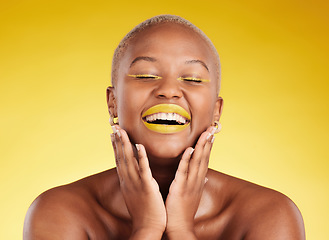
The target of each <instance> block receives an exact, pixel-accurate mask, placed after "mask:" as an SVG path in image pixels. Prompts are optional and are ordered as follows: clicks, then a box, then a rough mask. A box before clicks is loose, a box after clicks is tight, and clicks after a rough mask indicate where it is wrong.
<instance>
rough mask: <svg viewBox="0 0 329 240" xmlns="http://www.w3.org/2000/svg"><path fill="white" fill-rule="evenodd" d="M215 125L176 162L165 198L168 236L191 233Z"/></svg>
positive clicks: (204, 180)
mask: <svg viewBox="0 0 329 240" xmlns="http://www.w3.org/2000/svg"><path fill="white" fill-rule="evenodd" d="M214 132H215V127H209V128H208V129H207V131H205V132H204V133H202V134H201V136H200V138H199V140H198V142H197V144H196V146H195V150H194V152H193V148H191V147H189V148H187V149H186V150H185V152H184V154H183V156H182V159H181V161H180V163H179V166H178V169H177V172H176V176H175V179H174V180H173V182H172V183H171V186H170V189H169V194H168V197H167V200H166V203H165V204H166V211H167V227H166V233H167V235H168V236H169V237H171V236H172V237H174V236H180V237H183V236H189V239H191V237H192V238H193V237H194V238H195V235H194V216H195V214H196V212H197V210H198V207H199V203H200V199H201V196H202V192H203V189H204V185H205V183H206V181H207V178H206V175H207V171H208V163H209V156H210V151H211V147H212V143H213V137H214V136H213V134H214Z"/></svg>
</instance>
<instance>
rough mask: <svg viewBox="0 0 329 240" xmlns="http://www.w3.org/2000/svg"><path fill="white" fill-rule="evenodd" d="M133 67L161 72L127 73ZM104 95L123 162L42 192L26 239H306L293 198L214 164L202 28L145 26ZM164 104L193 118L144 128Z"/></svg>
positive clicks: (211, 69)
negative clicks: (178, 127)
mask: <svg viewBox="0 0 329 240" xmlns="http://www.w3.org/2000/svg"><path fill="white" fill-rule="evenodd" d="M140 57H142V58H140ZM145 57H147V58H145ZM136 59H139V60H136ZM194 60H200V61H194ZM133 62H134V63H133ZM201 62H202V63H201ZM132 63H133V64H132ZM204 65H205V66H204ZM136 74H152V75H156V76H161V79H149V78H147V79H140V78H134V77H131V76H129V75H136ZM196 75H197V76H196ZM179 77H197V78H201V79H209V80H210V81H207V82H201V83H200V82H190V81H187V80H185V81H180V80H177V79H178V78H179ZM107 99H108V106H109V112H110V114H111V115H112V116H117V117H118V119H119V125H117V126H116V127H115V129H114V132H116V133H114V134H112V135H111V140H112V144H113V148H114V153H115V158H116V164H117V168H115V169H111V170H108V171H105V172H103V173H99V174H96V175H93V176H90V177H87V178H84V179H82V180H79V181H77V182H74V183H71V184H68V185H65V186H61V187H57V188H54V189H51V190H49V191H47V192H45V193H43V194H42V195H41V196H39V197H38V198H37V199H36V200H35V201H34V203H33V204H32V206H31V207H30V209H29V211H28V213H27V216H26V221H25V226H24V239H208V240H209V239H225V240H228V239H230V240H235V239H236V240H238V239H245V240H251V239H252V240H257V239H262V240H263V239H269V240H276V239H294V240H299V239H305V234H304V226H303V220H302V217H301V215H300V213H299V211H298V209H297V207H296V206H295V205H294V204H293V202H292V201H291V200H290V199H288V198H287V197H285V196H284V195H282V194H280V193H278V192H276V191H273V190H270V189H267V188H264V187H261V186H258V185H255V184H252V183H249V182H246V181H243V180H241V179H237V178H234V177H231V176H228V175H225V174H222V173H219V172H217V171H214V170H211V169H208V162H209V155H210V152H211V148H212V143H213V133H214V130H215V129H214V127H213V126H212V124H213V122H214V121H218V120H219V118H220V115H221V110H222V99H221V98H220V97H218V96H217V91H216V65H215V64H214V56H213V53H212V51H211V49H210V47H209V46H208V45H207V43H206V42H205V41H204V40H203V39H202V38H201V37H200V36H199V35H197V34H196V33H194V32H192V31H191V30H190V29H187V28H185V27H183V26H180V25H176V24H168V23H167V24H161V25H158V26H153V27H151V28H149V29H146V30H144V31H142V32H141V33H139V34H138V36H137V37H136V38H134V39H133V40H131V42H129V46H128V48H127V50H126V53H125V54H124V56H123V57H122V59H121V62H120V67H119V69H118V79H117V82H116V85H115V87H114V88H113V87H110V88H108V90H107ZM163 103H170V104H176V105H179V106H181V107H182V108H184V109H185V110H186V111H187V112H188V113H189V115H190V116H191V122H190V124H189V126H188V127H187V128H185V129H184V130H182V131H178V132H175V133H170V134H164V133H159V132H155V131H152V130H150V129H148V128H147V127H145V125H144V123H143V119H142V117H141V116H142V114H143V113H144V112H145V111H146V109H148V108H150V107H152V106H154V105H156V104H163ZM135 144H138V145H137V147H138V150H137V148H136V147H135ZM192 147H193V148H194V151H193V153H191V152H192Z"/></svg>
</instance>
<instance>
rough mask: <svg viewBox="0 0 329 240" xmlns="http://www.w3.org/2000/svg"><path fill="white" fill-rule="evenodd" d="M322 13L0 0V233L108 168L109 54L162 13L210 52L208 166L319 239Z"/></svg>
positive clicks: (224, 4) (17, 230) (294, 1)
mask: <svg viewBox="0 0 329 240" xmlns="http://www.w3.org/2000/svg"><path fill="white" fill-rule="evenodd" d="M120 2H121V3H120ZM328 12H329V6H328V1H325V0H322V1H319V0H315V1H306V0H299V1H298V0H285V1H284V0H276V1H274V0H270V1H261V0H249V1H242V0H240V1H220V0H219V1H210V0H203V1H194V0H193V1H191V0H190V1H174V0H170V1H168V0H167V1H161V0H159V1H100V0H96V1H91V0H89V1H86V0H80V1H64V0H60V1H38V0H30V1H20V0H16V1H2V2H1V7H0V30H1V34H0V49H1V51H0V61H1V62H0V78H1V88H0V104H1V118H0V123H1V124H0V128H1V133H0V135H1V139H0V149H1V150H0V151H1V153H0V158H1V162H0V163H1V165H0V169H1V174H0V180H1V181H0V190H1V192H0V194H1V197H0V203H1V205H0V216H1V218H0V238H1V239H21V238H22V228H23V221H24V216H25V213H26V210H27V208H28V207H29V205H30V204H31V202H32V201H33V199H34V198H35V197H37V195H39V194H40V193H41V192H43V191H45V190H46V189H49V188H51V187H54V186H58V185H61V184H66V183H69V182H72V181H74V180H77V179H80V178H82V177H84V176H87V175H90V174H94V173H97V172H100V171H103V170H105V169H108V168H111V167H113V166H114V164H115V163H114V159H113V152H112V149H111V145H110V138H109V134H110V132H111V131H110V128H109V124H108V113H107V110H106V103H105V89H106V87H107V86H108V85H109V82H110V62H111V57H112V53H113V51H114V48H115V47H116V45H117V44H118V42H119V41H120V39H121V38H122V37H123V36H124V35H125V34H126V33H127V32H128V31H129V30H130V29H131V28H132V27H133V26H135V25H136V24H137V23H139V22H141V21H143V20H145V19H146V18H149V17H151V16H154V15H157V14H165V13H170V14H176V15H181V16H182V17H184V18H186V19H188V20H190V21H192V22H193V23H194V24H196V25H197V26H199V27H200V28H201V29H202V30H204V32H205V33H206V34H207V35H208V36H209V37H210V38H211V39H212V40H213V42H214V44H215V45H216V47H217V49H218V51H219V54H220V56H221V61H222V72H223V74H222V79H223V82H222V91H221V95H222V96H223V98H224V101H225V104H224V112H223V116H222V119H221V122H222V125H223V130H222V132H221V133H220V134H219V135H217V138H216V141H215V146H214V151H213V153H212V161H211V167H213V168H215V169H217V170H219V171H222V172H224V173H227V174H231V175H234V176H237V177H240V178H243V179H246V180H249V181H252V182H255V183H258V184H260V185H263V186H266V187H270V188H274V189H276V190H278V191H281V192H282V193H284V194H286V195H288V196H289V197H290V198H292V199H293V200H294V201H295V203H296V204H297V205H298V207H299V208H300V210H301V212H302V215H303V217H304V221H305V225H306V234H307V238H308V239H314V240H322V239H323V240H325V239H329V228H328V215H329V206H328V205H329V186H328V183H329V174H328V171H329V163H328V156H329V154H328V149H329V146H328V140H329V139H328V136H329V131H328V130H329V127H328V123H329V110H328V102H329V96H328V91H329V81H328V80H329V73H328V69H329V64H328V54H329V47H328V43H329V33H328V32H329V31H328V30H329V27H328V26H329V14H328Z"/></svg>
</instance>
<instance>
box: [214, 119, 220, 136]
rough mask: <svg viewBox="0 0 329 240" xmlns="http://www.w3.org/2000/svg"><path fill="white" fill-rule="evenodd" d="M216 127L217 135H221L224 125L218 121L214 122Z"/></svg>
mask: <svg viewBox="0 0 329 240" xmlns="http://www.w3.org/2000/svg"><path fill="white" fill-rule="evenodd" d="M214 125H215V127H216V131H215V134H216V133H219V132H220V130H222V124H220V122H218V121H214Z"/></svg>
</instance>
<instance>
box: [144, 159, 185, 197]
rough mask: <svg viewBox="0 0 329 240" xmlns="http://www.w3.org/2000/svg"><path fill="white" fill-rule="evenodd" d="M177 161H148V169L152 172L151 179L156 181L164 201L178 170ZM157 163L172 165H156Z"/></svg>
mask: <svg viewBox="0 0 329 240" xmlns="http://www.w3.org/2000/svg"><path fill="white" fill-rule="evenodd" d="M179 161H180V158H179V160H177V159H175V160H173V159H169V160H165V161H159V160H158V159H150V168H151V171H152V176H153V178H154V179H155V180H156V181H157V183H158V185H159V188H160V192H161V194H162V198H163V200H164V201H165V200H166V198H167V196H168V193H169V188H170V185H171V183H172V181H173V180H174V178H175V174H176V171H177V168H178V164H179ZM159 162H167V163H168V162H171V163H172V164H171V165H169V164H161V165H159V164H157V163H159Z"/></svg>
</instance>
